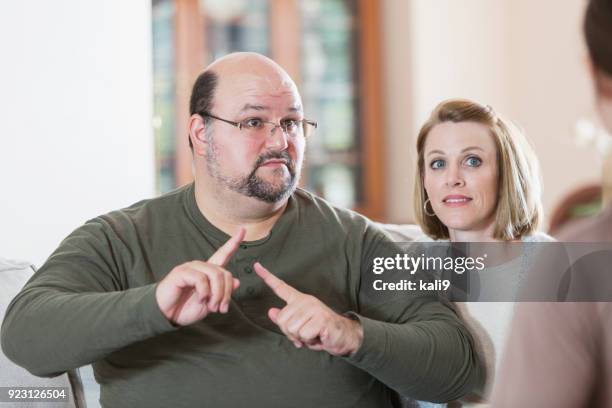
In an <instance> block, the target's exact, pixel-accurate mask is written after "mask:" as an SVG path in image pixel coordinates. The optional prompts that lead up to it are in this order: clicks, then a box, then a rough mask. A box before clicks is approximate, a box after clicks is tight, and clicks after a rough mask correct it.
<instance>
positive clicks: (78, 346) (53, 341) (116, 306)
mask: <svg viewBox="0 0 612 408" xmlns="http://www.w3.org/2000/svg"><path fill="white" fill-rule="evenodd" d="M170 330H173V326H172V325H171V324H170V323H169V322H168V321H167V320H166V319H165V318H164V317H163V315H162V314H161V312H160V311H159V308H158V307H157V303H156V300H155V285H148V286H143V287H140V288H134V289H129V290H126V291H121V292H104V293H71V292H66V291H59V290H57V289H52V288H44V287H31V288H27V287H26V289H24V290H23V291H22V292H21V293H20V294H19V295H18V296H17V297H16V298H15V299H14V300H13V302H11V304H10V305H9V307H8V309H7V313H6V316H5V319H4V322H3V324H2V333H1V334H2V349H3V350H4V353H5V354H6V355H7V356H8V357H9V358H10V359H11V360H13V361H14V362H15V363H16V364H18V365H20V366H22V367H24V368H26V369H27V370H28V371H30V372H31V373H32V374H35V375H38V376H54V375H57V374H60V373H62V372H64V371H66V370H69V369H72V368H76V367H79V366H82V365H85V364H89V363H91V362H93V361H96V360H99V359H101V358H103V357H104V356H106V355H108V354H109V353H111V352H113V351H115V350H117V349H120V348H122V347H125V346H127V345H129V344H131V343H134V342H136V341H140V340H144V339H146V338H150V337H152V336H154V335H157V334H159V333H163V332H166V331H170Z"/></svg>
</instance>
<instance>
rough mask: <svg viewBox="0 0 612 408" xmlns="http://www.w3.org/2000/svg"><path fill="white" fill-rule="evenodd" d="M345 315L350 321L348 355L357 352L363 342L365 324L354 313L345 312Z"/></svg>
mask: <svg viewBox="0 0 612 408" xmlns="http://www.w3.org/2000/svg"><path fill="white" fill-rule="evenodd" d="M343 317H344V318H345V319H346V320H347V321H348V326H349V328H350V329H349V333H350V335H349V339H350V347H349V351H348V353H347V356H351V355H353V354H355V353H356V352H357V351H358V350H359V348H361V344H362V343H363V326H362V325H361V322H360V321H359V318H358V317H357V316H355V315H354V314H352V313H345V314H344V315H343Z"/></svg>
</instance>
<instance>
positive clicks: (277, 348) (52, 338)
mask: <svg viewBox="0 0 612 408" xmlns="http://www.w3.org/2000/svg"><path fill="white" fill-rule="evenodd" d="M228 238H229V236H228V235H227V234H225V233H224V232H222V231H221V230H219V229H217V228H216V227H215V226H213V225H212V224H211V223H210V222H209V221H207V220H206V218H205V217H204V216H203V215H202V213H201V212H200V211H199V209H198V207H197V205H196V202H195V195H194V186H193V184H190V185H188V186H186V187H183V188H180V189H178V190H175V191H173V192H171V193H168V194H165V195H163V196H161V197H158V198H155V199H151V200H144V201H141V202H139V203H136V204H134V205H132V206H131V207H129V208H126V209H123V210H120V211H115V212H111V213H109V214H107V215H103V216H100V217H97V218H94V219H92V220H90V221H88V222H87V223H85V225H83V226H82V227H80V228H78V229H77V230H75V231H74V232H73V233H72V234H70V235H69V236H68V237H67V238H66V239H65V240H64V241H63V242H62V243H61V244H60V246H59V248H58V249H57V250H56V251H55V252H54V253H53V254H52V255H51V256H50V257H49V259H48V260H47V261H46V263H45V264H44V265H43V266H42V267H41V268H40V269H39V270H38V272H37V273H36V274H35V275H34V276H33V277H32V279H31V280H30V281H29V282H28V284H27V285H26V286H25V287H24V288H23V290H22V291H21V292H20V293H19V294H18V296H17V297H16V298H15V299H14V300H13V302H12V303H11V304H10V306H9V307H8V310H7V314H6V317H5V319H4V323H3V327H2V347H3V349H4V351H5V354H6V355H7V356H8V357H9V358H11V359H12V360H13V361H15V362H16V363H17V364H19V365H21V366H23V367H25V368H26V369H28V370H29V371H30V372H32V373H34V374H36V375H39V376H53V375H57V374H59V373H62V372H64V371H66V370H68V369H72V368H76V367H79V366H83V365H86V364H89V363H93V366H94V372H95V376H96V380H97V381H98V382H99V383H100V387H101V396H100V400H101V403H102V405H103V406H104V407H113V408H116V407H130V408H134V407H147V408H149V407H213V408H219V407H231V408H235V407H247V406H249V407H317V408H319V407H334V408H338V407H387V406H393V402H392V401H394V398H395V396H396V394H395V392H394V391H393V390H395V391H397V392H399V393H401V394H403V395H406V396H410V397H414V398H417V399H421V400H435V401H445V400H451V399H455V398H457V397H460V396H462V395H464V394H466V393H467V392H469V391H471V390H472V389H473V388H475V387H477V386H478V385H479V384H480V383H482V377H483V373H482V369H481V367H480V365H479V364H478V362H477V358H476V355H475V353H474V350H473V340H472V338H471V336H470V335H469V333H468V332H467V331H466V329H465V327H464V326H463V324H462V323H461V322H460V320H459V319H458V318H457V315H456V314H455V313H454V311H453V310H452V309H451V308H450V307H449V306H447V304H446V303H443V302H440V300H439V299H438V298H437V297H436V296H435V295H433V294H424V293H414V294H413V293H402V294H401V296H400V295H396V294H388V295H386V294H380V295H377V296H374V295H372V291H369V290H366V289H365V286H366V283H365V281H366V280H367V279H364V277H367V276H368V274H371V271H369V270H368V268H367V266H366V263H367V259H371V257H372V256H374V255H375V254H376V251H379V250H381V248H384V247H385V245H387V248H388V244H389V238H387V236H386V235H385V234H384V233H383V232H382V231H381V230H380V229H378V228H377V227H376V226H375V225H374V224H373V223H371V222H370V221H369V220H367V219H366V218H364V217H362V216H360V215H358V214H356V213H354V212H352V211H348V210H343V209H339V208H336V207H333V206H331V205H330V204H329V203H327V202H326V201H324V200H322V199H320V198H318V197H315V196H313V195H312V194H310V193H308V192H305V191H303V190H297V191H296V192H295V193H294V194H293V195H292V196H291V197H290V199H289V202H288V205H287V208H286V210H285V212H284V213H283V215H282V216H281V217H280V218H279V220H278V221H277V223H276V224H275V225H274V227H273V228H272V231H271V233H270V234H269V235H268V236H267V237H266V238H264V239H260V240H257V241H249V242H243V243H242V245H240V248H239V249H238V250H237V252H236V253H235V254H234V255H233V257H232V258H231V261H230V262H229V264H228V265H227V269H228V270H229V271H231V272H232V273H233V274H234V276H235V277H236V278H238V279H240V281H241V285H240V287H239V288H238V289H237V290H236V291H235V293H234V295H233V298H232V302H231V304H230V309H229V312H228V314H215V313H213V314H210V315H208V316H207V317H206V318H204V319H203V320H202V321H200V322H198V323H195V324H193V325H190V326H186V327H180V328H178V327H175V326H173V325H172V324H170V322H168V320H166V318H165V317H164V316H163V315H162V313H161V311H160V310H159V308H158V306H157V303H156V299H155V288H156V283H157V282H159V281H160V280H161V279H162V278H163V277H164V276H165V275H166V274H167V273H168V272H170V270H172V269H173V268H174V267H175V266H177V265H180V264H182V263H185V262H189V261H192V260H207V259H208V258H209V257H210V256H211V255H212V254H213V252H214V251H215V250H216V249H217V248H219V247H220V246H221V245H222V244H223V243H224V242H225V241H226V240H227V239H228ZM255 261H259V262H261V263H262V264H263V265H264V266H265V267H267V268H268V269H269V270H270V271H272V273H274V274H275V275H277V276H278V277H280V278H281V279H283V280H284V281H286V282H287V283H288V284H289V285H291V286H293V287H295V288H296V289H298V290H300V291H302V292H304V293H308V294H311V295H313V296H315V297H317V298H318V299H319V300H321V301H322V302H323V303H325V304H326V305H328V306H329V307H331V308H332V309H334V310H335V311H337V312H338V313H346V312H351V313H353V315H354V316H356V317H357V318H358V319H359V320H360V321H361V324H362V325H363V331H364V337H363V343H362V345H361V347H360V349H359V350H358V351H357V352H356V353H354V354H353V355H351V356H347V357H335V356H332V355H330V354H328V353H326V352H322V351H312V350H308V349H306V348H300V349H298V348H295V347H294V346H293V344H292V343H291V342H290V341H289V340H288V339H287V338H286V337H285V336H284V335H283V334H282V332H280V330H279V329H278V328H277V327H276V326H275V325H274V324H273V323H272V322H271V321H270V320H269V318H268V316H267V311H268V309H269V308H270V307H283V305H284V304H283V302H282V300H280V299H279V298H277V297H276V296H275V295H274V293H273V292H272V291H271V290H270V289H269V288H268V287H267V286H266V285H265V284H264V283H263V281H262V280H261V279H260V278H259V277H258V276H257V275H256V274H255V273H254V271H253V263H254V262H255Z"/></svg>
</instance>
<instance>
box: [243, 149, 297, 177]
mask: <svg viewBox="0 0 612 408" xmlns="http://www.w3.org/2000/svg"><path fill="white" fill-rule="evenodd" d="M271 159H280V160H284V161H285V162H286V163H287V169H288V170H289V173H290V174H291V175H292V176H293V175H295V163H294V162H293V160H292V159H291V156H289V153H288V152H287V151H286V150H282V151H276V152H273V151H270V152H265V153H263V154H262V155H260V156H259V157H258V158H257V161H255V166H254V170H253V172H254V171H255V170H257V169H258V168H259V167H260V166H261V165H262V164H263V163H264V162H266V161H268V160H271Z"/></svg>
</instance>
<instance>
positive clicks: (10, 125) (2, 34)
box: [0, 0, 155, 265]
mask: <svg viewBox="0 0 612 408" xmlns="http://www.w3.org/2000/svg"><path fill="white" fill-rule="evenodd" d="M150 13H151V10H150V2H149V1H146V0H140V1H121V0H104V1H98V0H54V1H46V0H36V1H5V2H1V3H0V52H1V53H2V64H0V185H1V189H2V191H1V192H0V256H1V257H5V258H20V259H26V260H30V261H32V262H35V263H36V264H37V265H40V264H41V263H42V262H43V261H44V260H45V259H46V257H47V256H48V255H49V254H50V253H51V252H52V251H53V250H54V249H55V248H56V247H57V245H58V244H59V242H60V241H61V239H63V238H64V237H65V236H66V235H67V234H68V233H69V232H70V231H72V230H73V229H74V228H76V227H77V226H79V225H80V224H82V223H83V222H84V221H85V220H87V219H90V218H93V217H94V216H96V215H99V214H101V213H104V212H108V211H110V210H113V209H116V208H119V207H122V206H126V205H129V204H131V203H132V202H135V201H137V200H139V199H142V198H145V197H150V196H152V195H153V194H154V187H155V178H154V174H155V173H154V146H153V136H152V130H151V104H152V102H151V100H152V81H151V51H150V42H151V38H150V37H151V34H150V33H151V21H150V19H151V17H150Z"/></svg>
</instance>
